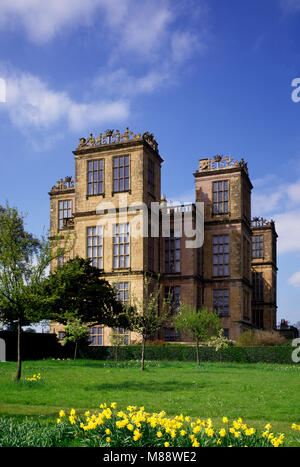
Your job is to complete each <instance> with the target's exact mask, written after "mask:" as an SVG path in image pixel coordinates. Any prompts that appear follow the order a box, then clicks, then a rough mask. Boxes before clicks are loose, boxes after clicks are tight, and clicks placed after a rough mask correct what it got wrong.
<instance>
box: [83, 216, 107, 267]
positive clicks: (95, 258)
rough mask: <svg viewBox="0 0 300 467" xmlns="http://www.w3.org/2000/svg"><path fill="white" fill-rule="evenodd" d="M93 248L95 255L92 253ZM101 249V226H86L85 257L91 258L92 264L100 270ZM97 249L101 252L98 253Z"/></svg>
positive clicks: (102, 246) (102, 247)
mask: <svg viewBox="0 0 300 467" xmlns="http://www.w3.org/2000/svg"><path fill="white" fill-rule="evenodd" d="M90 231H91V234H90ZM99 240H100V241H99ZM95 249H96V253H97V254H96V255H95V254H94V253H95ZM103 249H104V245H103V226H102V225H97V226H88V227H87V228H86V252H87V253H86V255H87V258H88V259H90V260H91V264H92V266H94V267H96V268H98V269H101V270H102V269H103V257H104V254H103ZM90 250H91V252H90ZM99 251H101V254H99Z"/></svg>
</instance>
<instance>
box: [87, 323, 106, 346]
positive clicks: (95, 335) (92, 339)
mask: <svg viewBox="0 0 300 467" xmlns="http://www.w3.org/2000/svg"><path fill="white" fill-rule="evenodd" d="M89 344H90V345H103V328H102V327H100V326H92V327H91V328H90V330H89Z"/></svg>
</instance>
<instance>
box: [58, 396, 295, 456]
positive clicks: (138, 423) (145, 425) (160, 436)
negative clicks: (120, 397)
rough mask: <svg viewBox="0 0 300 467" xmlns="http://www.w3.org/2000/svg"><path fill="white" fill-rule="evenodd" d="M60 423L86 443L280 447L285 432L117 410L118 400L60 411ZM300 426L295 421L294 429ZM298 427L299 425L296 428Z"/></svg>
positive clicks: (133, 408)
mask: <svg viewBox="0 0 300 467" xmlns="http://www.w3.org/2000/svg"><path fill="white" fill-rule="evenodd" d="M57 424H58V426H60V427H61V428H62V429H63V430H66V428H68V432H69V433H70V434H71V432H73V434H74V438H76V439H77V440H78V441H80V442H81V443H82V445H84V446H102V447H104V446H110V447H130V446H131V447H195V448H196V447H279V446H283V444H284V434H279V435H275V434H274V433H273V432H272V430H271V429H272V427H271V425H269V424H268V425H266V426H265V429H264V431H262V432H258V431H257V430H256V429H255V428H253V427H249V426H248V425H247V424H246V423H244V422H243V420H242V419H241V418H238V419H237V420H233V421H232V422H230V421H229V420H228V418H227V417H223V419H222V427H221V428H220V427H219V428H215V427H214V425H213V422H212V420H211V419H210V418H209V419H206V420H201V419H200V418H198V419H195V420H192V419H191V418H190V417H188V416H184V415H183V414H180V415H177V416H175V417H173V418H169V417H167V416H166V412H164V411H162V412H160V413H148V412H146V411H145V408H144V407H140V408H137V407H136V406H128V407H127V409H126V411H123V410H118V409H117V404H116V403H115V402H113V403H111V404H110V405H107V404H101V405H100V410H96V411H94V412H93V413H90V412H89V411H87V412H85V413H84V415H83V416H82V415H77V414H76V411H75V410H74V409H72V410H71V411H70V413H69V414H67V413H66V412H65V411H64V410H61V411H60V412H59V418H57ZM293 427H294V429H299V430H300V426H299V428H298V425H295V424H293V425H292V428H293ZM295 427H296V428H295Z"/></svg>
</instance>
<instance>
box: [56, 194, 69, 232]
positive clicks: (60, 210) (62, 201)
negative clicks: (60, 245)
mask: <svg viewBox="0 0 300 467" xmlns="http://www.w3.org/2000/svg"><path fill="white" fill-rule="evenodd" d="M65 203H67V206H65ZM62 204H63V207H62V208H61V205H62ZM61 213H62V215H61ZM65 213H67V215H65ZM65 219H72V200H71V199H60V200H58V229H59V230H64V228H65V222H64V220H65Z"/></svg>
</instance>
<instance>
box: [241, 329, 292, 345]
mask: <svg viewBox="0 0 300 467" xmlns="http://www.w3.org/2000/svg"><path fill="white" fill-rule="evenodd" d="M285 341H286V339H285V338H284V337H283V336H281V335H280V334H279V333H278V332H277V331H264V330H262V329H251V330H249V331H245V332H243V334H241V335H240V337H239V338H238V345H240V346H242V347H252V346H274V345H282V344H284V343H285Z"/></svg>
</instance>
